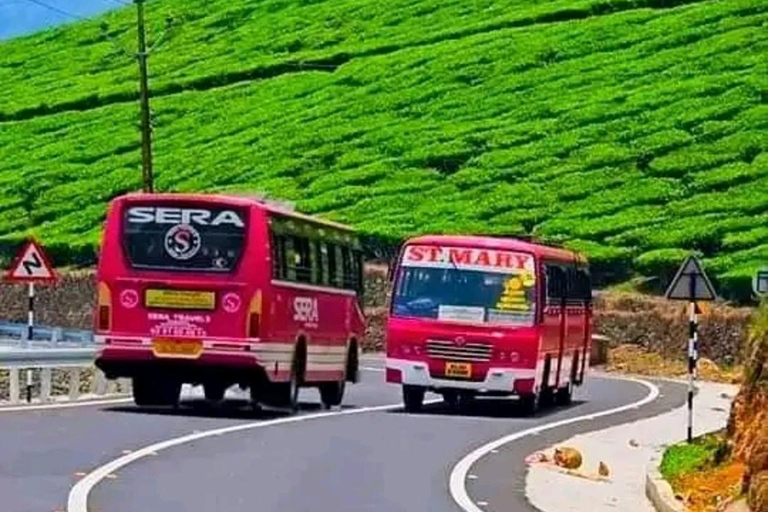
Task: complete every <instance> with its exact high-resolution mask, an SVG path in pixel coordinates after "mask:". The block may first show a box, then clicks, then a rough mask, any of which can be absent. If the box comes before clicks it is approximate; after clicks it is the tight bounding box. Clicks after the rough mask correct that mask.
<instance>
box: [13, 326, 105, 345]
mask: <svg viewBox="0 0 768 512" xmlns="http://www.w3.org/2000/svg"><path fill="white" fill-rule="evenodd" d="M0 340H2V341H3V342H9V341H15V342H16V343H19V342H27V341H31V342H32V343H34V342H47V343H77V344H81V345H92V344H93V342H94V341H93V333H92V332H91V331H87V330H84V329H63V328H61V327H48V326H44V325H40V326H38V325H36V326H35V327H34V329H33V331H32V340H28V339H27V325H26V324H22V323H11V322H0Z"/></svg>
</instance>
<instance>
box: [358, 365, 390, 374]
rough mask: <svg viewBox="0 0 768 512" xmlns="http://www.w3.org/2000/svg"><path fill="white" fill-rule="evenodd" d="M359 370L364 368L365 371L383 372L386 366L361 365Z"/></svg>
mask: <svg viewBox="0 0 768 512" xmlns="http://www.w3.org/2000/svg"><path fill="white" fill-rule="evenodd" d="M360 369H361V370H365V371H366V372H379V373H383V372H385V371H386V368H375V367H373V366H363V367H361V368H360Z"/></svg>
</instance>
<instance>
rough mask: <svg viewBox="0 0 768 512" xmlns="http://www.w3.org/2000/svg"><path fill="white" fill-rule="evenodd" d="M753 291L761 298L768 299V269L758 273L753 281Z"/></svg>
mask: <svg viewBox="0 0 768 512" xmlns="http://www.w3.org/2000/svg"><path fill="white" fill-rule="evenodd" d="M752 290H753V291H754V292H755V295H757V296H759V297H768V268H763V269H760V270H758V271H757V273H756V274H755V278H754V279H753V280H752Z"/></svg>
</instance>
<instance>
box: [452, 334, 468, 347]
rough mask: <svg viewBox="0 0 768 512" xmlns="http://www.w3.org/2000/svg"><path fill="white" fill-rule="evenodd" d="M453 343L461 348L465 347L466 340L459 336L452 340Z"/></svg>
mask: <svg viewBox="0 0 768 512" xmlns="http://www.w3.org/2000/svg"><path fill="white" fill-rule="evenodd" d="M454 342H455V343H456V344H457V345H458V346H460V347H463V346H464V345H466V344H467V340H466V339H464V336H459V337H458V338H456V339H455V340H454Z"/></svg>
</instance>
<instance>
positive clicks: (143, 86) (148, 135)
mask: <svg viewBox="0 0 768 512" xmlns="http://www.w3.org/2000/svg"><path fill="white" fill-rule="evenodd" d="M134 1H135V3H136V15H137V18H138V19H137V21H138V29H139V30H138V32H139V52H138V53H137V54H136V57H137V58H138V60H139V101H140V103H141V177H142V183H143V186H144V192H150V193H151V192H154V179H153V176H152V126H151V122H150V111H149V83H148V77H147V57H148V56H149V54H148V52H147V40H146V39H147V38H146V33H145V30H146V29H145V27H144V2H145V1H146V0H134Z"/></svg>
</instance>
